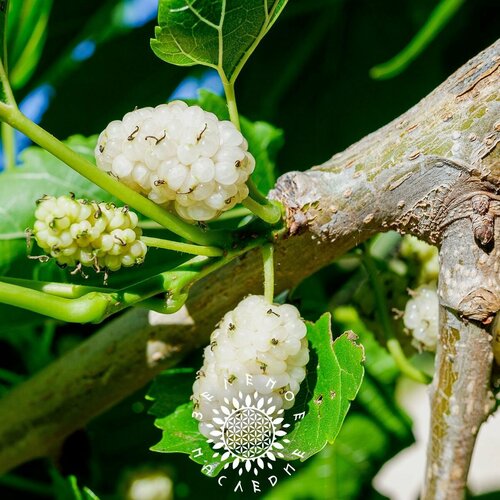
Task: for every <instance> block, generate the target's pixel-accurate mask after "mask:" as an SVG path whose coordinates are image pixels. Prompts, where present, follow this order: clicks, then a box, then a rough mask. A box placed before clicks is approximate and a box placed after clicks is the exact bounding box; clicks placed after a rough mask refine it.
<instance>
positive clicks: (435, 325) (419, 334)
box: [403, 285, 439, 351]
mask: <svg viewBox="0 0 500 500" xmlns="http://www.w3.org/2000/svg"><path fill="white" fill-rule="evenodd" d="M412 295H413V297H412V298H411V299H410V300H409V301H408V302H407V304H406V308H405V313H404V317H403V321H404V324H405V326H406V328H408V330H410V333H411V335H412V336H413V338H414V340H415V341H416V343H417V346H419V347H423V348H424V349H425V350H428V351H435V350H436V344H437V339H438V333H439V299H438V295H437V292H436V287H435V286H433V285H423V286H420V287H419V288H417V289H416V290H415V291H414V292H413V293H412Z"/></svg>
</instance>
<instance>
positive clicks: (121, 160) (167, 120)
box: [95, 101, 255, 221]
mask: <svg viewBox="0 0 500 500" xmlns="http://www.w3.org/2000/svg"><path fill="white" fill-rule="evenodd" d="M95 156H96V162H97V166H98V167H99V168H100V169H101V170H104V171H106V172H109V173H110V174H111V175H113V176H115V177H117V178H118V179H119V180H120V181H121V182H123V183H124V184H126V185H127V186H129V187H131V188H132V189H134V190H135V191H138V192H140V193H141V194H143V195H145V196H147V197H148V198H149V199H150V200H152V201H154V202H155V203H157V204H159V205H162V206H164V207H165V208H169V209H174V210H175V211H176V212H177V214H178V215H180V216H181V217H182V218H183V219H186V220H189V221H207V220H211V219H214V218H216V217H217V216H218V215H219V214H220V213H221V212H224V211H226V210H229V209H230V208H232V207H234V205H236V203H239V202H241V201H243V200H244V199H245V198H246V197H247V196H248V188H247V186H246V182H247V180H248V178H249V176H250V174H251V173H252V172H253V170H254V167H255V160H254V158H253V156H252V155H251V154H250V153H249V152H248V143H247V141H246V140H245V139H244V137H243V135H242V134H241V133H240V132H239V131H238V130H237V129H236V127H235V126H234V125H233V124H232V123H231V122H230V121H220V120H219V119H218V118H217V117H216V116H215V115H214V114H213V113H209V112H206V111H204V110H203V109H201V108H200V107H199V106H188V105H187V104H185V103H184V102H182V101H172V102H170V103H169V104H161V105H159V106H156V107H155V108H142V109H137V110H135V111H132V112H130V113H127V114H126V115H125V116H124V117H123V120H121V121H120V120H115V121H112V122H111V123H110V124H109V125H108V126H107V127H106V129H105V130H104V131H103V132H102V133H101V135H100V136H99V140H98V141H97V146H96V149H95Z"/></svg>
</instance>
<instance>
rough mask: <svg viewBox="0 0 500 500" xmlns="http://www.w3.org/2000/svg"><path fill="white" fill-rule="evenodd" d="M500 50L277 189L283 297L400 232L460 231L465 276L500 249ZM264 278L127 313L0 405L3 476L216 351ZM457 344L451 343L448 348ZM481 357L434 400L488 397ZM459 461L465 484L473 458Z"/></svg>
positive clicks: (245, 270)
mask: <svg viewBox="0 0 500 500" xmlns="http://www.w3.org/2000/svg"><path fill="white" fill-rule="evenodd" d="M499 48H500V42H497V43H496V44H494V45H493V46H491V47H489V48H488V49H487V50H485V51H484V52H482V53H480V54H479V55H478V56H476V57H475V58H474V59H472V60H471V61H469V62H468V63H467V64H466V65H465V66H463V67H462V68H461V69H460V70H458V71H457V72H456V73H455V74H454V75H452V76H451V77H450V78H449V79H448V80H447V81H446V82H445V83H443V84H442V85H441V86H440V87H438V88H437V89H436V90H435V91H434V92H433V93H431V94H430V95H429V96H428V97H427V98H425V99H424V100H422V101H421V102H420V103H418V104H417V105H416V106H415V107H413V108H412V109H410V110H409V111H408V112H406V113H405V114H404V115H402V116H401V117H399V118H398V119H396V120H394V121H393V122H391V123H389V124H388V125H386V126H385V127H383V128H382V129H380V130H378V131H377V132H375V133H373V134H371V135H369V136H367V137H365V138H364V139H362V140H361V141H359V142H358V143H356V144H354V145H353V146H351V147H350V148H348V149H347V150H346V151H344V152H343V153H340V154H337V155H335V156H334V157H333V158H332V159H331V160H329V161H327V162H326V163H324V164H323V165H321V166H318V167H315V168H313V169H311V170H309V171H307V172H303V173H298V172H292V173H289V174H286V175H285V176H283V177H282V178H281V179H279V181H278V183H277V185H276V188H275V190H274V191H273V193H272V196H273V197H274V198H276V199H279V200H280V201H282V203H283V204H284V206H285V208H286V213H287V224H288V228H289V235H287V237H285V238H283V239H282V240H280V241H278V242H277V290H283V289H286V288H290V287H291V286H293V285H295V284H297V283H298V282H299V281H300V280H301V279H303V278H304V277H306V276H308V275H310V274H311V273H313V272H314V271H316V270H317V269H319V268H321V267H322V266H324V265H326V264H327V263H329V262H331V261H332V260H333V259H334V258H335V257H337V256H340V255H342V254H343V253H345V252H346V251H347V250H349V249H350V248H352V247H354V246H355V245H356V244H358V243H360V242H361V241H363V240H365V239H367V238H368V237H370V236H372V235H373V234H375V233H377V232H380V231H385V230H389V229H396V230H398V231H400V232H402V233H403V232H404V233H411V234H414V235H416V236H418V237H420V238H422V239H424V240H426V241H429V242H432V243H435V244H439V245H443V248H447V247H446V235H447V232H446V229H447V228H448V227H450V228H451V227H458V226H455V224H460V227H461V228H462V229H461V231H462V232H464V234H467V235H469V238H468V239H466V241H467V242H468V243H467V247H464V250H463V252H464V254H463V257H464V259H465V260H466V261H467V268H468V269H473V267H470V266H469V264H470V265H471V266H473V265H475V263H478V262H479V263H480V261H481V258H484V256H483V254H481V255H480V256H479V257H477V254H474V255H473V256H471V255H469V254H470V251H471V244H470V241H472V240H471V238H470V235H471V234H474V235H475V236H476V240H478V241H480V242H481V245H482V247H481V248H485V247H486V246H488V245H490V247H491V245H492V244H493V246H494V243H495V242H494V241H493V239H492V238H491V241H489V242H488V241H487V240H488V239H489V238H490V237H489V236H488V235H489V233H491V228H492V224H494V219H495V216H496V214H497V213H498V200H499V199H500V197H499V195H498V192H499V189H500V165H499V160H498V158H499V148H498V147H497V144H498V142H499V136H500V123H499V112H498V111H499V106H500V103H499V96H498V87H499V78H498V73H499V70H498V69H499V67H500V55H499ZM477 196H486V197H487V198H488V200H490V201H488V203H486V201H485V200H484V199H483V198H481V199H478V198H477ZM473 200H475V201H474V203H473ZM481 200H482V201H481ZM485 205H487V208H486V209H485V208H484V206H485ZM473 244H474V245H476V246H477V244H476V243H475V242H474V243H473ZM474 248H476V247H474ZM484 253H485V255H488V257H487V258H486V260H487V262H486V263H485V266H491V265H492V266H493V269H494V270H495V273H498V255H497V254H496V253H493V254H492V253H491V252H490V253H489V254H488V253H487V252H484ZM490 255H491V256H493V257H492V259H493V260H491V259H490V257H489V256H490ZM476 257H477V258H476ZM474 259H476V260H474ZM486 269H487V267H486ZM490 269H491V268H490ZM260 275H261V262H260V256H259V255H258V252H256V251H252V252H250V253H249V254H247V255H245V256H243V257H241V258H239V259H238V260H237V261H234V262H232V263H231V264H229V265H228V266H226V267H224V268H222V269H220V270H219V271H217V272H215V273H214V274H213V275H210V276H208V277H207V278H205V279H204V280H202V281H200V282H199V283H197V284H196V285H195V286H194V288H193V289H192V292H191V296H190V299H189V301H188V303H187V311H188V312H189V317H187V316H184V318H181V319H182V321H178V318H177V317H174V318H163V319H164V320H167V321H170V324H168V325H151V322H150V319H149V316H148V313H147V312H144V311H140V310H133V311H130V312H128V313H126V314H125V315H124V316H123V317H122V318H119V319H117V320H115V321H113V322H111V323H110V324H109V325H107V326H106V327H104V328H103V329H101V330H100V331H99V332H98V333H96V334H95V335H94V336H93V337H91V338H90V339H88V340H87V341H86V342H84V343H83V344H82V345H80V346H79V347H77V348H76V349H75V350H74V351H72V352H70V353H68V354H67V355H65V356H63V357H62V358H61V359H60V360H58V361H57V362H55V363H54V364H53V365H51V366H49V367H47V368H46V369H45V370H44V371H42V372H40V373H39V374H37V375H36V376H35V377H33V379H31V380H29V381H27V382H25V383H24V384H21V385H19V386H18V387H16V388H15V389H14V390H13V391H12V392H11V393H10V394H8V395H7V396H6V397H4V398H3V399H2V400H1V401H0V471H3V470H7V469H9V468H12V467H14V466H15V465H17V464H20V463H22V462H24V461H26V460H29V459H31V458H34V457H37V456H42V455H46V454H48V453H50V451H51V450H52V449H53V448H54V447H55V446H57V445H58V444H59V443H60V442H61V440H62V439H64V437H65V436H67V435H68V434H69V433H71V432H72V431H74V430H76V429H78V428H80V427H82V426H83V425H85V423H86V422H87V421H88V420H89V419H91V418H92V417H94V416H95V415H97V414H99V413H100V412H102V411H104V410H105V409H106V408H108V407H110V406H112V405H113V404H115V403H116V402H118V401H119V400H120V399H122V398H123V397H125V396H126V395H127V394H130V393H131V392H133V391H134V390H136V389H138V388H139V387H141V386H142V385H144V384H145V383H146V382H147V381H148V380H150V379H151V378H152V377H153V376H154V375H155V374H156V373H158V371H160V370H162V369H164V368H165V367H167V366H171V365H172V364H173V363H175V362H177V361H178V360H179V359H180V357H181V356H182V355H183V354H185V353H186V352H187V351H189V350H190V349H192V348H193V347H195V346H197V345H200V344H203V343H205V342H206V341H207V338H208V335H209V332H210V331H211V329H212V327H213V325H214V324H215V323H216V321H217V320H218V319H219V318H220V317H221V316H222V314H223V312H224V311H226V310H228V309H230V308H232V307H233V306H234V305H235V303H236V302H237V301H238V300H239V299H240V298H241V297H242V296H243V295H245V294H247V293H251V292H256V291H257V292H258V291H260V288H261V276H260ZM235 276H237V277H238V279H234V278H235ZM483 276H485V275H483ZM445 279H446V277H445ZM463 283H464V282H463V281H462V282H461V283H460V286H458V287H457V288H456V291H455V292H453V293H451V292H450V293H449V294H444V292H443V293H442V295H443V298H444V299H445V300H448V301H449V302H446V307H447V308H448V309H449V310H450V311H452V312H456V311H462V314H465V316H469V317H471V318H472V317H473V316H471V314H474V313H475V312H477V311H478V308H477V307H476V306H475V304H477V303H480V306H481V310H482V312H481V318H480V321H485V322H487V321H488V320H489V319H490V318H492V316H493V314H494V313H495V312H496V311H497V310H498V308H499V307H498V297H499V296H500V293H499V290H498V287H497V285H498V282H496V284H495V283H493V285H492V286H490V285H488V290H489V292H490V293H489V294H487V295H488V298H487V300H482V299H480V297H481V296H482V295H484V293H483V292H480V291H479V288H481V286H480V285H476V281H474V286H473V288H470V287H468V286H465V285H464V284H463ZM470 292H474V293H473V294H472V296H470V295H468V294H469V293H470ZM467 297H469V299H467ZM464 301H465V302H464ZM478 301H479V302H478ZM459 304H462V305H463V306H464V307H462V309H461V308H460V307H458V305H459ZM467 305H468V306H469V308H468V309H467V307H465V306H467ZM459 316H460V314H459ZM459 316H457V317H459ZM443 317H444V318H445V319H444V321H443V326H442V331H443V332H446V331H448V330H449V329H450V328H453V327H454V326H453V325H455V326H456V322H455V320H454V316H452V315H449V314H448V313H447V314H446V315H445V316H443ZM186 321H188V323H189V324H186ZM457 321H460V328H461V330H460V331H461V338H462V337H463V338H466V337H467V338H468V336H469V333H470V332H472V333H470V335H471V336H470V338H471V339H473V338H476V339H479V338H480V339H483V340H484V338H485V337H484V336H483V337H481V335H483V334H484V335H486V334H485V333H484V328H483V327H482V326H478V325H480V323H478V324H476V323H469V325H472V326H470V327H466V326H465V323H464V322H463V321H462V320H461V319H460V320H458V319H457ZM462 328H463V331H462ZM448 337H450V336H449V335H445V334H443V339H446V338H448ZM443 342H445V340H443ZM444 345H446V342H445V343H444V344H443V346H444ZM481 345H484V342H483V341H481ZM443 349H444V347H443ZM485 349H486V350H487V348H486V347H485ZM442 352H443V350H441V353H440V355H439V356H438V359H439V360H442V359H443V356H442ZM486 357H488V356H486ZM475 359H476V358H474V357H470V358H468V357H466V356H465V357H464V358H463V360H462V361H460V363H458V358H457V362H455V363H448V364H449V365H450V366H451V368H450V369H448V368H446V370H445V373H444V374H443V375H441V373H442V371H443V370H442V369H441V368H440V367H439V366H440V365H438V371H437V375H438V378H437V379H436V381H435V382H434V384H435V387H436V391H441V390H442V389H443V390H444V388H445V385H446V384H447V383H448V379H447V378H446V377H447V376H448V375H447V373H448V372H449V371H450V370H455V371H456V370H460V373H462V372H467V373H470V376H472V377H475V378H474V380H475V383H476V386H477V387H479V388H484V387H485V384H487V383H488V381H487V380H486V378H487V374H488V369H486V370H482V371H477V370H476V371H474V368H473V367H472V365H471V363H474V362H475V361H474V360H475ZM482 359H486V358H482ZM488 359H489V358H488ZM439 362H441V363H442V361H439ZM490 363H491V361H490ZM468 376H469V375H467V377H468ZM443 384H444V385H443ZM451 390H452V391H455V390H456V387H455V385H454V386H452V388H451ZM450 394H451V393H450ZM460 394H461V395H460V396H459V400H457V401H456V403H457V404H458V405H459V408H462V409H464V408H466V406H464V405H466V401H464V400H463V394H462V393H460ZM452 396H454V394H452ZM450 397H451V396H450ZM464 397H465V396H464ZM433 404H434V405H436V404H437V403H436V401H435V400H434V401H433ZM433 411H436V412H439V411H441V409H440V408H439V407H436V409H435V410H433ZM459 424H460V425H457V426H454V427H452V428H449V429H447V439H450V440H451V439H452V438H453V436H454V433H460V432H463V431H464V428H463V425H462V423H460V422H459ZM442 425H445V426H447V425H448V421H447V420H446V419H444V420H443V424H442ZM464 425H465V424H464ZM467 425H469V424H468V423H467ZM478 425H480V423H479V424H478ZM461 426H462V427H461ZM440 429H441V424H439V425H433V427H432V435H431V445H430V447H429V450H430V457H429V461H430V463H438V464H440V463H445V462H446V461H447V460H454V459H455V458H456V457H455V456H454V455H453V453H456V452H450V453H448V452H446V454H443V453H444V451H443V450H444V449H445V448H443V447H440V446H438V445H437V444H436V443H439V442H441V441H442V438H443V434H442V432H441V430H440ZM472 443H473V440H472ZM469 444H470V442H469ZM448 449H451V450H453V449H455V448H453V446H451V447H447V448H446V450H448ZM467 453H469V451H467ZM462 464H463V467H461V469H460V477H461V481H462V484H463V483H464V482H465V478H466V476H467V469H468V460H462ZM440 473H442V474H448V475H453V473H456V470H455V472H453V471H450V470H449V468H448V469H447V468H446V467H443V468H442V469H440ZM457 474H458V473H457ZM433 478H434V479H433ZM441 479H443V481H441V482H440V483H439V484H438V483H437V482H436V479H435V475H431V476H429V480H430V481H431V483H432V482H433V481H434V483H432V484H429V485H428V487H427V491H438V490H439V491H440V494H442V495H444V496H442V497H441V498H459V497H458V496H455V497H453V496H446V495H447V493H446V488H447V487H448V485H450V484H451V481H452V479H451V477H450V478H449V480H448V482H447V480H445V479H444V478H441ZM443 488H444V489H443ZM428 498H431V497H428Z"/></svg>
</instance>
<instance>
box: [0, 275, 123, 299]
mask: <svg viewBox="0 0 500 500" xmlns="http://www.w3.org/2000/svg"><path fill="white" fill-rule="evenodd" d="M0 280H1V281H3V282H5V283H11V284H13V285H19V286H22V287H26V288H31V289H32V290H38V291H40V292H44V293H47V294H49V295H55V296H57V297H63V298H65V299H78V298H80V297H83V296H84V295H86V294H88V293H90V292H100V293H110V292H114V291H115V290H113V289H109V288H100V287H96V286H85V285H73V284H71V283H57V282H50V281H35V280H27V279H22V278H10V277H7V276H2V277H1V278H0Z"/></svg>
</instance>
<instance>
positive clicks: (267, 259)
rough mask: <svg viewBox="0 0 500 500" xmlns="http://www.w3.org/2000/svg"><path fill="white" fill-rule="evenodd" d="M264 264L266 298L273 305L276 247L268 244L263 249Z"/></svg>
mask: <svg viewBox="0 0 500 500" xmlns="http://www.w3.org/2000/svg"><path fill="white" fill-rule="evenodd" d="M261 251H262V260H263V264H264V297H265V298H266V299H267V300H268V301H269V303H271V304H272V303H273V301H274V245H273V244H271V243H268V244H266V245H264V246H263V247H262V249H261Z"/></svg>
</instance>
